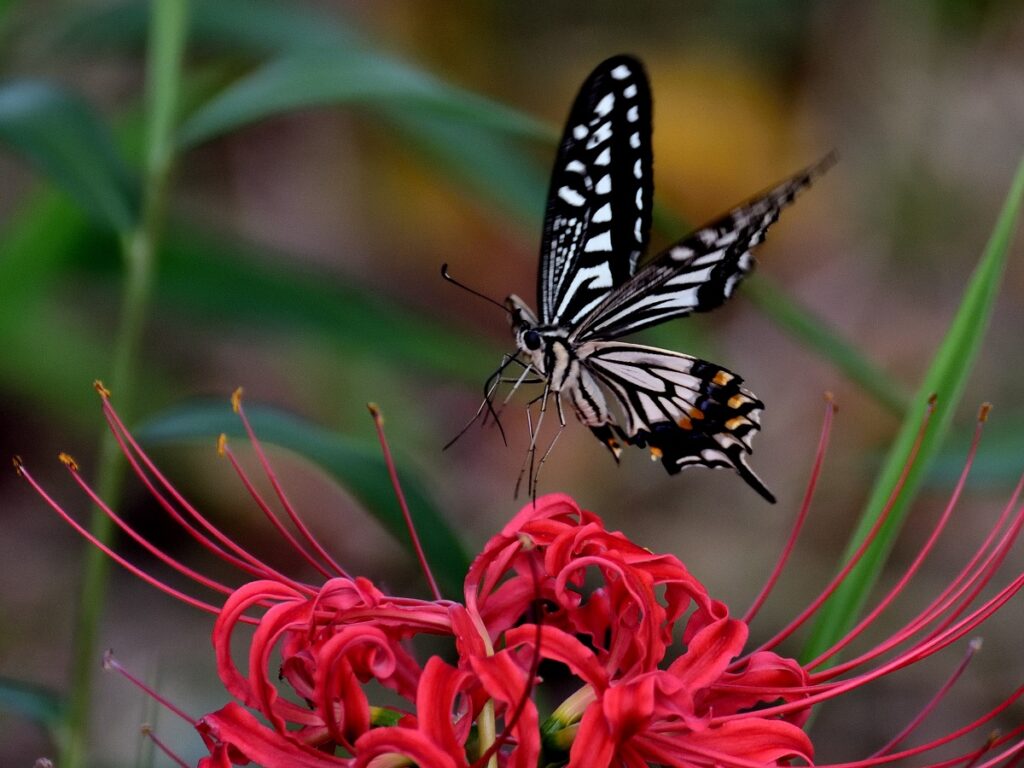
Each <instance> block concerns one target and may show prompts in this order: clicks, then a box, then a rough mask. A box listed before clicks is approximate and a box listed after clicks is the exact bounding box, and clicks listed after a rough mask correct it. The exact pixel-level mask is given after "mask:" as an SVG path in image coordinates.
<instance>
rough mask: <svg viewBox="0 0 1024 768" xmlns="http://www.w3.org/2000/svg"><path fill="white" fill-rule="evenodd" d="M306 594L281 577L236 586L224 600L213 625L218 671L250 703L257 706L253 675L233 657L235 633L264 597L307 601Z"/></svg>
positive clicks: (232, 690) (234, 693)
mask: <svg viewBox="0 0 1024 768" xmlns="http://www.w3.org/2000/svg"><path fill="white" fill-rule="evenodd" d="M305 599H306V596H305V595H303V594H302V593H300V592H299V591H297V590H295V589H292V588H291V587H289V586H287V585H285V584H282V583H280V582H277V581H269V580H264V581H253V582H250V583H248V584H245V585H244V586H242V587H239V588H238V589H236V590H235V591H234V592H233V593H232V594H231V595H230V596H229V597H228V599H227V600H226V601H225V602H224V607H223V608H221V611H220V615H219V616H217V621H216V622H215V623H214V625H213V647H214V651H215V653H216V657H217V672H218V674H219V676H220V679H221V682H222V683H224V687H225V688H226V689H227V691H228V693H230V694H231V695H232V696H234V697H235V698H236V699H238V700H239V701H240V702H242V703H243V704H245V705H247V706H251V707H255V706H257V701H256V697H255V695H254V693H253V690H252V686H251V685H250V684H249V679H248V677H246V676H245V675H243V674H242V673H241V671H239V669H238V667H236V666H235V662H234V660H233V659H232V658H231V636H232V633H233V632H234V630H235V627H236V626H237V625H238V623H239V621H240V620H241V618H242V616H244V615H245V613H246V611H248V610H249V609H250V608H252V607H253V606H254V605H257V604H259V603H262V602H264V601H270V602H276V601H305Z"/></svg>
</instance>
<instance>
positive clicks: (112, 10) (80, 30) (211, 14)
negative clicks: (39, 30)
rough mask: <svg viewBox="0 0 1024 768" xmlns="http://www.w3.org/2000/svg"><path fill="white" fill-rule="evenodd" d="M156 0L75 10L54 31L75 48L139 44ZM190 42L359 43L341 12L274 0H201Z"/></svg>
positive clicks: (258, 47)
mask: <svg viewBox="0 0 1024 768" xmlns="http://www.w3.org/2000/svg"><path fill="white" fill-rule="evenodd" d="M150 2H151V0H127V2H118V3H108V4H104V5H101V6H92V7H88V8H84V9H79V10H78V11H77V12H76V11H72V12H70V13H69V14H68V15H67V17H66V18H65V19H64V21H63V23H61V26H60V28H59V29H58V30H57V34H56V36H55V41H56V43H57V44H58V45H59V46H61V47H62V48H67V47H70V48H72V49H73V50H74V49H77V50H90V49H91V50H96V49H124V48H133V47H140V46H141V45H142V44H143V42H144V41H145V39H146V29H147V25H148V20H149V6H150ZM188 38H189V41H190V43H193V44H196V45H201V46H209V47H210V48H211V49H212V50H214V51H217V52H220V53H221V54H223V53H224V52H225V51H230V52H232V53H244V54H251V55H259V54H266V53H270V52H277V51H280V52H283V51H308V50H310V49H312V48H340V47H349V46H352V45H356V44H358V36H357V35H356V33H355V32H354V30H352V29H350V28H349V27H347V26H346V25H345V24H344V22H343V20H342V19H340V18H339V17H338V16H337V15H328V14H326V13H320V12H317V11H315V10H313V9H312V8H309V7H307V6H301V5H298V4H296V3H282V2H274V1H273V0H197V1H196V2H193V3H192V7H191V8H190V9H189V28H188Z"/></svg>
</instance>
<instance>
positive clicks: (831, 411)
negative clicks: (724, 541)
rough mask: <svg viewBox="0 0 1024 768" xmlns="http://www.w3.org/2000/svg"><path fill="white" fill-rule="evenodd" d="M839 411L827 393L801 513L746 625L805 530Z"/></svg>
mask: <svg viewBox="0 0 1024 768" xmlns="http://www.w3.org/2000/svg"><path fill="white" fill-rule="evenodd" d="M837 410H838V408H837V406H836V402H835V398H834V397H833V396H832V393H831V392H826V393H825V418H824V420H823V421H822V424H821V436H820V437H819V438H818V447H817V449H816V450H815V452H814V464H813V466H812V467H811V476H810V478H809V479H808V481H807V490H806V491H804V498H803V501H802V502H801V503H800V511H799V512H798V513H797V516H796V520H795V521H794V523H793V528H792V530H791V531H790V534H789V539H787V541H786V545H785V547H783V549H782V552H781V553H780V554H779V559H778V561H776V563H775V567H774V568H773V569H772V572H771V575H770V576H769V577H768V580H767V581H766V582H765V583H764V586H763V587H762V588H761V591H760V593H759V594H758V595H757V597H756V598H755V599H754V602H753V603H752V604H751V606H750V607H749V608H748V609H747V612H746V613H745V614H744V616H743V622H744V623H745V624H750V623H751V622H752V621H753V620H754V617H755V616H757V614H758V611H760V610H761V606H762V605H763V604H764V601H765V600H767V599H768V595H769V594H770V593H771V591H772V589H773V588H774V587H775V583H776V582H777V581H778V580H779V577H780V576H781V575H782V570H783V568H785V567H786V563H787V562H789V557H790V555H791V554H792V553H793V549H794V548H795V547H796V541H797V538H799V536H800V532H801V531H802V530H803V527H804V522H805V521H806V520H807V515H808V513H809V512H810V509H811V501H812V500H813V499H814V491H815V489H817V487H818V478H819V477H820V475H821V468H822V465H823V464H824V462H825V450H826V449H827V448H828V442H829V436H830V434H831V432H832V420H833V418H834V417H835V414H836V411H837Z"/></svg>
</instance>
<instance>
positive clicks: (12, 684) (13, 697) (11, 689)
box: [0, 677, 64, 730]
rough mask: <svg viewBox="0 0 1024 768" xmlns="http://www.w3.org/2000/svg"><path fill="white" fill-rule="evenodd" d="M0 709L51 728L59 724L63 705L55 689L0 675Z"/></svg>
mask: <svg viewBox="0 0 1024 768" xmlns="http://www.w3.org/2000/svg"><path fill="white" fill-rule="evenodd" d="M0 710H6V711H7V712H14V713H15V714H18V715H21V716H22V717H25V718H28V719H29V720H32V721H33V722H37V723H41V724H42V725H45V726H46V727H47V728H50V729H51V730H53V729H55V728H57V727H58V726H59V725H60V721H61V717H62V716H63V714H64V705H63V702H62V700H61V698H60V695H59V694H58V693H57V692H56V691H51V690H49V689H47V688H43V687H42V686H39V685H33V684H32V683H26V682H23V681H21V680H14V679H12V678H9V677H0Z"/></svg>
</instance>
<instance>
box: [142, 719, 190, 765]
mask: <svg viewBox="0 0 1024 768" xmlns="http://www.w3.org/2000/svg"><path fill="white" fill-rule="evenodd" d="M141 730H142V735H143V736H145V737H146V738H147V739H149V740H150V741H152V742H153V743H154V744H155V745H156V748H157V749H159V750H160V751H161V752H163V753H164V754H165V755H167V757H169V758H170V759H171V760H172V761H173V762H175V763H177V764H178V765H179V766H181V768H189V764H188V763H186V762H185V761H184V760H182V759H181V758H180V757H178V755H177V754H175V753H174V752H173V751H172V750H171V748H170V747H169V746H167V744H165V743H164V742H163V741H162V740H161V739H160V737H158V736H157V735H156V734H155V733H153V727H152V726H151V725H143V726H142V729H141Z"/></svg>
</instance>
